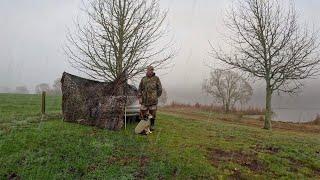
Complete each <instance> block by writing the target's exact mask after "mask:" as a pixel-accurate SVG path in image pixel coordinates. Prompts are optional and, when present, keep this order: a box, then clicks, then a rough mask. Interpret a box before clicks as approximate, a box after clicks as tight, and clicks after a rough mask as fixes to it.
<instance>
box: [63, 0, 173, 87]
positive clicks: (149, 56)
mask: <svg viewBox="0 0 320 180" xmlns="http://www.w3.org/2000/svg"><path fill="white" fill-rule="evenodd" d="M85 13H86V15H87V17H88V22H87V23H86V24H85V25H81V24H80V23H79V22H77V23H76V24H77V32H76V33H69V34H68V36H67V38H68V44H67V46H66V53H67V55H68V56H69V59H70V63H71V64H72V66H73V67H75V68H76V69H78V70H80V71H82V72H84V73H86V74H87V75H89V76H90V77H91V78H94V79H99V80H104V81H114V80H116V79H119V78H123V76H124V75H125V76H126V77H125V78H126V79H131V78H134V77H135V76H137V75H140V74H142V73H143V72H144V70H145V69H146V67H147V66H148V65H153V66H154V67H155V68H164V67H166V65H168V63H169V60H170V59H171V58H172V57H173V56H174V51H172V48H171V45H172V43H171V41H169V42H168V43H165V44H162V43H164V42H165V39H164V38H165V35H166V31H165V28H163V24H164V21H165V19H166V15H167V12H162V11H161V10H160V7H159V2H158V0H91V1H90V2H89V3H88V5H87V6H86V9H85Z"/></svg>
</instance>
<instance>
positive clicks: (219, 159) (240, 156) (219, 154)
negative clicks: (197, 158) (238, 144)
mask: <svg viewBox="0 0 320 180" xmlns="http://www.w3.org/2000/svg"><path fill="white" fill-rule="evenodd" d="M208 151H209V154H208V159H209V160H210V161H211V163H212V164H213V165H214V166H215V167H218V166H219V164H221V163H223V162H233V163H237V164H240V165H241V166H245V167H247V168H249V169H250V170H251V171H254V172H262V171H263V170H264V169H265V166H264V164H263V163H262V162H261V161H259V160H258V159H257V154H256V153H251V154H249V153H243V152H241V151H224V150H221V149H208ZM235 173H237V172H235ZM239 173H240V172H239Z"/></svg>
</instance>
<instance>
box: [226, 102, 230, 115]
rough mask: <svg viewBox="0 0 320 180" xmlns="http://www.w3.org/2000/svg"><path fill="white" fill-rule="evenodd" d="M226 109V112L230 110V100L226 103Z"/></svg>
mask: <svg viewBox="0 0 320 180" xmlns="http://www.w3.org/2000/svg"><path fill="white" fill-rule="evenodd" d="M225 111H226V113H229V112H230V104H229V102H227V103H226V106H225Z"/></svg>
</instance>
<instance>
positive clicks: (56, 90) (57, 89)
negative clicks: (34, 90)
mask: <svg viewBox="0 0 320 180" xmlns="http://www.w3.org/2000/svg"><path fill="white" fill-rule="evenodd" d="M61 93H62V92H61V78H57V79H56V80H54V82H53V85H52V89H51V94H54V95H61Z"/></svg>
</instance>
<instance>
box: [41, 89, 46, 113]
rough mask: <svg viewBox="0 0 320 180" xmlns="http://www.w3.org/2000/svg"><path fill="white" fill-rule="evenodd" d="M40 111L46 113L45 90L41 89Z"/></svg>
mask: <svg viewBox="0 0 320 180" xmlns="http://www.w3.org/2000/svg"><path fill="white" fill-rule="evenodd" d="M41 113H42V115H44V114H45V113H46V92H45V91H42V96H41Z"/></svg>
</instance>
